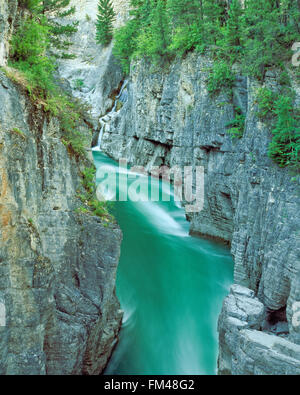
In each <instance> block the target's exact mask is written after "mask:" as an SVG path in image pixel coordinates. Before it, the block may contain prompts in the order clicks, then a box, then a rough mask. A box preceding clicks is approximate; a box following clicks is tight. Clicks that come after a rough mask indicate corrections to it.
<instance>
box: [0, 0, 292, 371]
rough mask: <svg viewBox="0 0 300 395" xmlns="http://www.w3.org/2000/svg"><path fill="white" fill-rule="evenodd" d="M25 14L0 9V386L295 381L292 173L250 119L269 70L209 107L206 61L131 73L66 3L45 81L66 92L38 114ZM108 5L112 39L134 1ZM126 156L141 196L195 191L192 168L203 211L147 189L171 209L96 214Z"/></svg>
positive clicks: (235, 84) (239, 79)
mask: <svg viewBox="0 0 300 395" xmlns="http://www.w3.org/2000/svg"><path fill="white" fill-rule="evenodd" d="M25 3H26V2H25V1H24V2H18V1H17V0H9V1H8V0H0V66H1V70H0V185H1V190H0V374H1V375H27V374H35V375H45V374H48V375H57V374H61V375H98V376H99V375H102V374H103V375H123V374H124V375H130V374H132V375H133V374H136V375H141V374H147V375H153V374H157V375H161V374H171V375H173V374H174V375H175V374H196V375H198V374H199V375H202V374H208V375H215V374H220V375H227V374H230V375H281V374H288V375H289V374H297V375H299V374H300V323H299V317H300V248H299V245H300V244H299V241H300V238H299V224H300V210H299V206H300V195H299V185H300V184H299V182H300V181H299V174H294V173H293V172H292V171H291V170H290V169H289V168H288V167H280V166H278V164H277V163H275V162H274V161H273V160H272V159H271V158H270V157H269V155H268V149H269V146H270V142H271V140H272V136H273V135H272V131H273V129H272V128H273V125H272V123H271V122H270V120H269V119H263V118H262V117H261V116H260V109H259V104H258V92H260V91H261V89H265V90H271V91H272V92H275V93H276V92H279V91H280V89H281V88H280V83H281V82H280V81H281V80H282V75H281V71H280V70H279V69H278V68H276V67H273V68H268V69H267V70H266V73H265V75H264V79H263V81H262V80H259V79H257V78H254V77H252V76H249V75H245V73H244V72H243V70H242V69H241V67H240V65H239V64H234V65H233V67H232V68H233V70H234V78H233V79H232V86H231V89H230V91H228V90H226V89H223V90H217V91H216V92H215V93H214V94H212V93H211V92H210V89H209V81H210V75H211V72H212V70H213V68H214V66H215V64H216V59H215V58H214V56H212V54H211V52H210V51H207V52H205V53H203V52H201V51H200V52H199V51H198V52H197V51H188V52H187V53H185V54H184V56H175V57H173V58H172V59H170V61H169V62H168V63H167V64H164V65H163V66H161V65H157V64H156V65H154V64H152V63H151V62H150V61H149V59H147V58H134V59H132V61H131V64H130V69H129V70H128V72H127V73H126V72H124V70H123V69H122V67H121V65H120V62H119V61H118V60H117V59H116V57H115V56H114V54H113V52H114V51H113V48H114V45H115V40H113V41H112V42H111V43H110V44H108V45H105V46H101V45H99V44H98V43H96V40H95V36H96V25H95V24H96V18H97V10H98V8H97V7H98V0H71V2H70V5H74V6H76V11H75V14H72V15H65V16H64V17H62V18H63V19H61V18H60V22H62V23H63V24H64V23H68V21H71V22H73V21H75V22H76V29H77V30H76V32H75V33H74V34H73V35H72V38H71V40H72V45H71V46H70V53H71V56H69V57H61V58H59V59H56V60H55V62H56V63H55V68H54V69H53V70H55V72H54V80H55V84H57V85H58V86H59V89H61V91H60V92H64V93H63V94H59V95H57V96H56V97H55V100H53V98H51V95H50V99H51V100H49V96H47V94H45V92H43V90H42V89H40V90H39V88H36V87H35V88H34V89H32V87H31V86H30V84H29V82H28V81H27V79H26V78H25V76H24V74H23V71H22V70H19V69H18V70H17V69H15V68H14V67H15V66H17V65H18V64H17V63H16V57H14V58H13V55H12V49H11V45H12V44H11V42H12V41H11V40H12V37H14V34H16V32H17V31H18V29H19V27H20V25H21V24H22V21H23V20H26V21H27V23H28V21H30V20H31V18H33V17H32V15H31V14H30V12H29V11H28V10H26V11H24V7H25V6H24V4H25ZM112 4H113V6H114V10H115V14H116V17H115V21H114V28H119V27H120V26H123V25H124V23H125V22H126V21H127V20H128V18H129V8H130V7H129V2H128V0H113V1H112ZM26 18H27V19H26ZM41 20H42V18H40V19H39V18H37V19H36V20H35V21H37V23H40V21H41ZM22 34H23V33H22ZM24 34H25V33H24ZM33 36H34V37H35V38H36V37H37V36H38V35H33ZM31 38H32V37H31ZM20 41H21V40H20ZM25 41H26V40H25V39H24V42H25ZM45 54H46V51H44V52H43V53H42V54H40V56H38V59H44V58H43V56H44V55H45ZM14 62H15V63H14ZM22 62H23V60H22ZM34 64H35V63H33V65H34ZM22 65H23V63H22ZM19 66H20V65H19ZM30 70H31V69H30ZM288 74H289V75H288V77H289V79H290V84H291V86H292V87H293V90H294V93H293V105H294V106H295V108H296V106H298V107H299V105H300V89H299V83H298V82H297V79H296V76H295V73H294V72H293V70H291V69H288ZM41 92H42V94H41ZM64 95H66V96H64ZM62 97H63V98H65V97H66V98H68V99H66V100H65V101H63V100H64V99H62ZM69 100H70V103H71V104H70V103H69V104H68V105H67V104H66V103H68V101H69ZM76 106H77V107H76ZM75 107H76V108H77V110H76V111H77V112H76V113H75V115H74V114H73V112H72V111H73V108H75ZM237 108H238V114H239V116H240V117H241V119H243V134H242V135H241V136H239V138H233V137H232V135H230V133H228V128H229V127H228V125H230V124H232V122H233V120H234V119H235V117H236V115H237ZM68 112H70V114H71V116H70V118H68V117H67V113H68ZM66 119H67V121H68V122H66ZM78 136H79V137H80V138H78ZM79 140H80V141H79ZM120 159H126V161H127V164H128V169H127V168H126V169H123V173H122V174H123V176H124V175H126V177H127V176H128V179H130V180H131V181H129V182H130V183H131V182H132V180H134V177H135V176H136V170H130V169H132V168H133V167H137V166H139V167H143V169H144V170H145V173H144V174H143V175H142V176H141V177H142V178H141V180H142V184H143V183H145V185H146V184H147V187H146V189H145V190H146V191H147V190H148V186H149V185H150V184H151V183H149V180H150V178H149V177H150V174H151V171H152V170H153V168H155V167H165V168H172V167H179V168H180V169H183V168H185V167H189V168H190V169H191V173H192V175H193V180H194V181H193V184H192V190H193V191H195V190H197V178H196V177H197V168H199V167H200V168H201V169H203V177H204V185H203V203H204V204H203V207H201V208H202V209H201V210H198V211H196V212H190V211H189V210H188V209H187V202H186V201H185V200H183V201H182V202H178V201H177V199H175V196H174V195H175V194H174V191H173V189H172V188H171V189H170V190H169V189H168V186H166V185H165V183H164V181H162V180H158V179H157V180H156V183H154V185H156V186H154V188H155V189H156V192H159V193H160V195H162V192H164V193H165V194H166V195H168V196H169V197H170V199H169V200H167V201H165V200H164V199H159V200H157V201H131V200H128V201H115V202H112V203H109V204H108V205H107V206H106V205H104V204H102V203H100V202H99V201H97V199H96V197H95V196H96V188H97V186H99V185H100V184H101V182H102V178H103V172H101V169H102V168H103V166H104V167H105V168H106V169H110V171H112V172H115V173H116V174H117V175H118V177H119V176H120V173H119V167H118V161H119V160H120ZM152 180H153V179H152ZM119 192H120V191H119ZM100 195H101V194H100ZM100 195H98V198H102V197H103V196H102V195H101V196H100ZM100 200H101V199H100ZM107 210H109V212H110V213H111V215H112V217H111V216H110V214H109V213H108V211H107Z"/></svg>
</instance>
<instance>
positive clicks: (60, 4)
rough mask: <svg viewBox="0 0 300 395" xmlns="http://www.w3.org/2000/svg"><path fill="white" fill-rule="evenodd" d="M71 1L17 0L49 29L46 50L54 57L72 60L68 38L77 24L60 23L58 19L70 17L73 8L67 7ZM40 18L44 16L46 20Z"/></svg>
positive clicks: (75, 29)
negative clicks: (48, 42)
mask: <svg viewBox="0 0 300 395" xmlns="http://www.w3.org/2000/svg"><path fill="white" fill-rule="evenodd" d="M70 2H71V0H19V5H20V6H22V7H25V8H27V9H28V10H29V11H31V12H32V14H33V15H35V16H36V17H37V18H38V19H39V20H40V22H41V23H43V24H45V26H47V27H48V28H49V40H50V45H49V48H48V50H50V52H51V54H52V55H53V56H55V57H60V58H73V57H74V56H73V55H69V54H68V53H67V52H66V51H68V49H69V47H70V45H71V41H70V37H71V36H72V35H73V34H74V33H75V32H76V31H77V25H78V22H70V23H63V24H62V23H60V22H59V19H60V18H65V17H67V16H71V15H73V14H74V13H75V7H69V5H70ZM41 16H45V17H46V19H44V18H42V17H41Z"/></svg>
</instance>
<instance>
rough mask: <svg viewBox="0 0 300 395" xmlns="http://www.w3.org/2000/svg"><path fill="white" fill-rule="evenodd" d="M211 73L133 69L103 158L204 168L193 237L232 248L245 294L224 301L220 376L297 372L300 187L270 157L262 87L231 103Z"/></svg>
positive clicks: (179, 65) (239, 91)
mask: <svg viewBox="0 0 300 395" xmlns="http://www.w3.org/2000/svg"><path fill="white" fill-rule="evenodd" d="M211 65H212V63H211V62H210V61H209V59H208V58H207V57H205V56H199V55H196V54H189V55H188V56H187V57H186V58H185V59H183V60H178V61H175V62H173V63H172V64H171V66H170V68H169V70H155V69H154V68H153V67H152V69H151V65H149V64H147V63H146V62H144V61H141V62H137V63H136V64H134V65H133V67H132V68H131V75H130V84H129V85H128V88H127V90H128V100H127V102H126V103H125V104H124V106H123V107H122V108H121V109H119V111H118V112H116V113H114V114H111V115H110V118H111V120H110V121H109V122H108V124H107V125H106V128H105V131H104V135H103V140H102V149H103V150H104V151H105V152H106V153H108V155H110V156H111V157H113V158H115V159H118V158H127V159H128V161H129V162H131V163H132V164H135V165H143V166H146V167H147V168H148V169H149V170H150V169H151V167H152V166H153V165H167V166H174V165H180V166H185V165H192V166H193V167H194V168H195V166H204V168H205V204H204V209H203V211H202V212H200V213H195V214H189V219H190V221H191V233H193V234H199V235H204V236H210V237H215V238H218V239H223V240H225V241H226V242H228V243H229V244H230V245H231V251H232V254H233V256H234V260H235V283H236V284H238V285H240V286H242V287H243V288H238V291H236V288H233V290H232V293H231V295H230V296H229V297H228V298H227V299H226V301H225V302H224V308H223V311H222V314H221V317H220V322H219V332H220V357H219V372H220V373H223V374H225V373H233V374H235V373H239V374H240V373H255V374H256V373H278V372H281V373H291V372H295V373H297V372H299V364H300V354H299V344H300V325H299V310H300V259H299V257H300V256H299V254H300V243H299V223H300V218H299V203H300V202H299V178H293V176H292V175H291V174H290V172H289V170H287V169H279V168H278V167H277V166H276V165H275V164H274V163H273V162H272V161H271V160H270V159H269V158H268V155H267V150H268V145H269V142H270V138H271V134H270V129H269V127H268V126H267V125H266V124H264V123H263V122H261V121H260V120H259V119H258V117H257V104H256V91H257V89H258V85H257V83H256V82H255V81H252V80H250V79H247V78H245V77H243V76H238V77H237V78H236V82H235V87H234V89H233V99H232V98H231V97H230V96H228V95H227V94H226V93H220V94H218V95H215V96H212V95H211V94H209V92H208V90H207V80H208V75H209V74H208V73H209V70H210V68H211ZM149 70H150V71H149ZM266 85H267V86H273V88H274V86H276V72H275V71H274V72H271V71H270V72H269V73H268V75H267V78H266ZM296 100H299V97H297V99H296ZM236 106H239V107H240V108H241V109H242V111H243V113H244V115H245V116H246V127H245V131H244V136H243V138H242V139H240V140H239V139H235V140H234V139H232V138H231V136H230V135H229V134H228V133H227V131H226V125H227V124H228V123H230V121H232V120H233V119H234V108H235V107H236ZM241 290H242V291H241ZM240 294H242V296H241V295H240ZM253 304H254V305H255V306H254V307H253ZM236 305H241V306H240V309H241V310H239V311H240V312H239V311H238V312H237V310H236V309H237V308H236ZM252 309H255V312H254V313H253V312H252ZM249 315H250V316H251V320H250V323H249V319H248V318H247V317H248V316H249ZM242 329H243V330H242ZM258 331H259V332H258ZM281 337H283V338H284V340H283V339H282V338H281ZM233 339H234V340H233ZM262 349H263V350H265V351H264V352H261V350H262ZM241 360H243V361H244V362H243V363H241ZM275 361H276V364H275ZM275 365H276V366H275Z"/></svg>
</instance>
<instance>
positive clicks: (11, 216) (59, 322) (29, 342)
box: [0, 73, 122, 374]
mask: <svg viewBox="0 0 300 395" xmlns="http://www.w3.org/2000/svg"><path fill="white" fill-rule="evenodd" d="M82 132H86V134H89V136H90V137H91V132H90V131H89V130H88V128H87V127H86V126H84V125H82ZM91 166H92V163H91V162H89V161H88V160H86V161H80V162H77V161H76V160H75V159H74V158H73V159H72V158H71V157H70V155H69V153H68V152H67V149H66V147H65V146H64V145H63V143H62V142H61V131H60V125H59V122H58V121H57V120H55V119H53V118H50V117H49V116H46V115H45V114H44V113H43V112H42V111H41V110H37V109H36V108H35V107H34V106H33V105H32V104H31V103H30V100H29V98H28V97H27V96H26V95H24V94H23V93H21V92H20V90H18V89H17V88H16V87H15V86H14V85H13V84H12V83H11V82H10V81H9V80H8V79H7V78H6V77H5V76H4V74H3V73H1V74H0V182H1V190H0V224H1V227H0V374H99V373H100V372H101V371H102V369H103V368H104V367H105V365H106V362H107V360H108V358H109V356H110V354H111V352H112V348H113V347H114V344H115V343H116V339H117V334H118V330H119V327H120V321H121V316H122V314H121V312H120V310H119V303H118V301H117V298H116V296H115V276H116V269H117V264H118V259H119V254H120V243H121V232H120V230H119V228H118V227H117V226H116V225H110V226H109V227H104V226H103V225H102V223H101V220H100V219H99V218H98V217H92V216H87V215H80V214H76V213H75V209H76V207H78V206H79V202H78V200H77V198H76V194H77V191H80V190H81V189H82V185H81V178H80V171H82V170H83V169H84V168H85V167H91Z"/></svg>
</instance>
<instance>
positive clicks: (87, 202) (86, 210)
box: [76, 167, 112, 222]
mask: <svg viewBox="0 0 300 395" xmlns="http://www.w3.org/2000/svg"><path fill="white" fill-rule="evenodd" d="M95 174H96V170H95V168H94V167H87V168H85V169H84V170H83V171H82V185H83V187H84V190H85V193H84V194H79V195H78V196H77V197H78V198H79V199H80V200H81V202H82V203H84V206H82V207H79V208H78V209H77V210H76V212H77V213H81V214H92V215H96V216H98V217H100V218H102V219H103V220H104V221H106V222H109V221H111V220H112V217H111V216H110V214H109V212H108V205H107V203H106V202H100V201H99V200H97V199H96V197H95V190H96V188H95V183H94V180H95Z"/></svg>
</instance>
